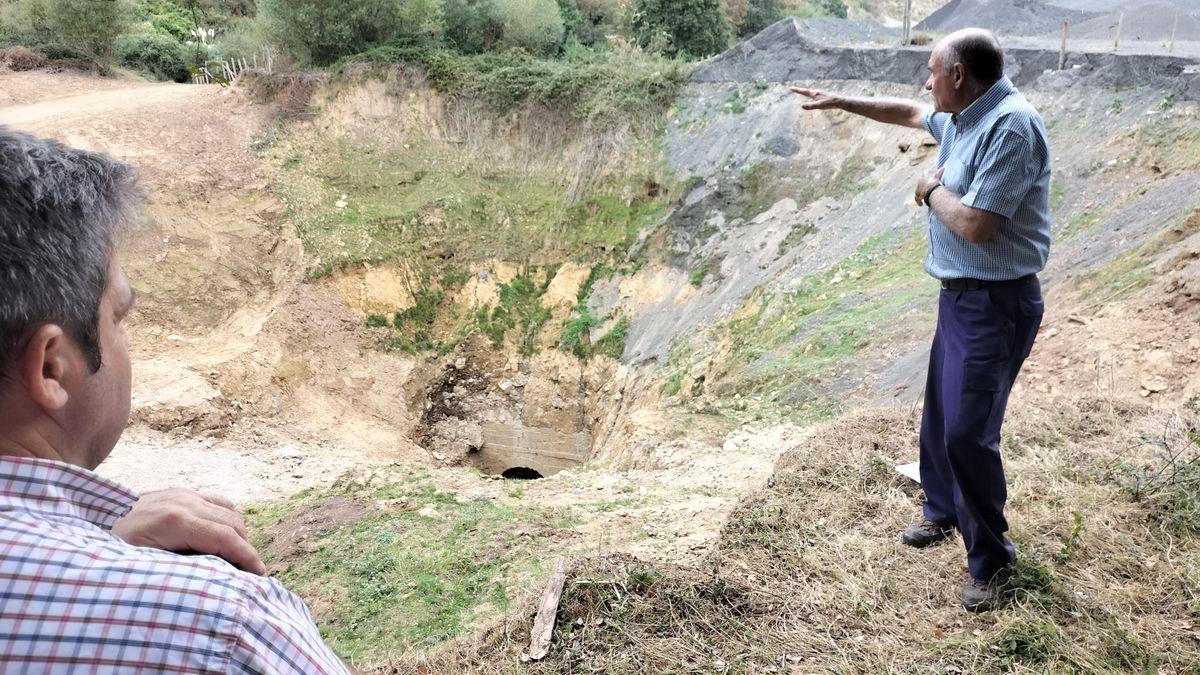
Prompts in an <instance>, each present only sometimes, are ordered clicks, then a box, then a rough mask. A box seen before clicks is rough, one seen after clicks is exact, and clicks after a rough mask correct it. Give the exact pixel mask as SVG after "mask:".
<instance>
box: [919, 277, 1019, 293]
mask: <svg viewBox="0 0 1200 675" xmlns="http://www.w3.org/2000/svg"><path fill="white" fill-rule="evenodd" d="M1035 277H1036V275H1033V274H1027V275H1025V276H1023V277H1021V278H1019V279H1005V280H1003V281H983V280H981V279H942V290H943V291H977V290H979V289H981V288H984V287H986V286H998V287H1005V286H1020V285H1021V284H1025V283H1029V280H1030V279H1034V278H1035Z"/></svg>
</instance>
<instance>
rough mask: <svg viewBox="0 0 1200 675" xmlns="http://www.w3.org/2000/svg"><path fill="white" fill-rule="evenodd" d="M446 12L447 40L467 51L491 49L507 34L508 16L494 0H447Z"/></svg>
mask: <svg viewBox="0 0 1200 675" xmlns="http://www.w3.org/2000/svg"><path fill="white" fill-rule="evenodd" d="M442 12H443V18H442V21H443V35H444V36H445V39H446V43H447V44H449V45H450V46H451V47H453V48H455V49H457V50H458V51H460V52H462V53H464V54H482V53H484V52H488V51H491V50H493V49H495V48H496V46H497V45H499V44H500V41H501V40H502V39H503V38H504V18H503V17H502V16H501V15H500V9H499V8H498V7H497V6H496V3H495V2H494V0H446V2H445V4H444V5H442Z"/></svg>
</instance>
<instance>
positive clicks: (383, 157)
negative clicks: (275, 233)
mask: <svg viewBox="0 0 1200 675" xmlns="http://www.w3.org/2000/svg"><path fill="white" fill-rule="evenodd" d="M407 146H408V147H394V148H383V147H379V146H374V145H370V144H365V143H362V142H360V141H356V140H353V139H350V138H336V139H327V140H325V141H322V142H320V143H314V144H304V145H303V146H302V147H295V148H293V147H283V148H281V149H280V152H281V154H282V156H283V157H287V158H288V160H287V161H291V158H292V157H293V156H295V155H296V154H300V155H302V156H303V159H302V160H301V162H300V166H294V164H295V163H294V162H292V164H293V166H294V168H293V169H292V170H291V171H289V172H287V173H286V174H285V175H283V176H281V181H282V182H281V183H280V185H279V187H278V189H279V192H280V193H281V196H282V198H283V200H284V201H285V202H286V203H287V204H288V205H289V206H290V207H291V213H290V216H291V219H292V222H294V223H295V225H296V228H297V231H298V233H299V235H300V237H301V239H302V241H303V242H304V245H305V249H306V250H307V251H308V253H309V254H310V255H311V256H312V261H313V262H312V265H311V267H310V269H309V271H308V273H309V276H310V277H314V278H315V277H319V276H323V275H325V274H328V273H330V272H332V271H333V270H335V269H345V268H347V267H350V266H355V265H359V264H362V263H369V264H375V263H380V262H386V261H390V260H396V259H417V260H420V259H423V258H425V257H426V255H427V254H429V253H430V252H436V251H446V252H452V255H453V258H454V259H455V260H456V261H461V262H463V263H468V264H470V263H474V262H481V261H485V260H489V259H492V258H500V259H505V260H526V259H531V258H533V257H534V256H535V255H540V254H541V253H543V251H544V250H545V247H546V246H547V245H548V244H549V245H551V246H553V247H555V248H558V249H561V250H567V251H572V252H573V253H574V255H575V257H576V259H581V260H587V259H593V260H597V259H605V258H608V257H609V256H610V255H611V253H612V252H613V251H615V250H626V249H628V247H629V245H630V244H631V243H632V242H633V238H634V236H635V235H636V233H637V232H638V230H639V229H641V228H642V227H644V226H646V225H649V224H652V223H654V222H656V221H657V219H658V218H659V217H660V215H661V213H662V212H663V210H664V209H665V208H666V206H667V204H668V198H667V197H666V191H664V190H660V191H659V193H658V194H656V196H654V197H649V196H645V182H646V179H645V176H646V173H637V171H638V169H637V168H632V169H631V170H632V171H634V172H635V173H633V174H632V175H620V176H611V177H607V178H602V179H599V180H596V181H593V183H592V187H591V188H590V189H589V190H588V191H587V192H586V193H585V194H584V195H583V196H582V197H581V198H580V199H579V201H577V202H576V203H571V202H570V200H569V195H568V190H567V184H568V182H569V180H570V176H568V175H564V173H563V172H562V171H561V170H559V165H557V164H556V163H555V162H554V160H551V159H549V158H547V159H546V160H545V161H539V162H536V163H531V164H529V165H523V164H514V163H512V162H503V161H501V159H500V158H499V157H498V158H496V160H495V161H491V160H489V158H488V155H489V148H481V147H467V146H465V145H464V144H456V143H451V142H445V141H440V140H429V139H418V138H413V139H411V140H409V141H408V143H407ZM502 151H503V149H502V148H497V149H496V150H495V152H497V153H499V152H502ZM635 152H636V153H637V154H638V155H639V157H638V158H634V159H633V160H631V161H632V162H634V163H635V165H640V166H641V167H642V168H643V171H655V172H657V171H660V169H659V168H658V166H657V159H656V155H655V154H653V153H654V151H653V150H652V149H651V148H644V149H642V150H636V151H635ZM651 175H653V174H651ZM381 186H388V188H387V189H381ZM631 193H632V194H634V195H638V194H639V193H640V194H641V195H643V196H642V197H641V198H635V199H630V198H628V197H627V195H629V194H631ZM343 196H344V199H343ZM439 264H441V263H439Z"/></svg>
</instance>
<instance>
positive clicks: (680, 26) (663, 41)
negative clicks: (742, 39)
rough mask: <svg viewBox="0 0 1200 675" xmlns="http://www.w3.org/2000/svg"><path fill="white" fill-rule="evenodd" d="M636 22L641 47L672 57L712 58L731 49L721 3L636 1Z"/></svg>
mask: <svg viewBox="0 0 1200 675" xmlns="http://www.w3.org/2000/svg"><path fill="white" fill-rule="evenodd" d="M632 23H633V33H634V36H635V37H636V38H637V40H638V43H639V44H640V45H642V46H643V47H654V48H659V49H661V50H662V51H663V52H664V53H666V54H669V55H677V54H682V55H687V56H691V57H704V56H711V55H713V54H716V53H718V52H721V51H724V49H725V48H726V47H727V46H729V38H730V30H729V21H728V20H727V19H726V18H725V11H724V10H723V8H722V7H721V0H636V2H635V4H634V9H633V22H632Z"/></svg>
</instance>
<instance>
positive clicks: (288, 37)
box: [258, 0, 432, 66]
mask: <svg viewBox="0 0 1200 675" xmlns="http://www.w3.org/2000/svg"><path fill="white" fill-rule="evenodd" d="M419 1H420V6H421V7H426V8H428V7H431V6H432V3H431V2H428V0H419ZM416 6H417V5H414V4H412V3H411V2H410V1H409V0H346V1H344V2H337V3H334V2H328V0H261V2H259V5H258V11H259V13H260V15H261V16H262V19H263V21H264V22H265V23H266V25H267V27H268V28H269V29H270V31H271V33H272V34H273V35H274V36H275V37H276V38H278V39H279V41H280V43H282V45H283V47H284V48H285V49H286V50H287V51H288V52H289V53H290V54H292V55H293V56H295V57H296V58H297V59H299V60H301V61H303V62H306V63H311V64H314V65H318V66H324V65H328V64H330V63H333V62H334V61H337V60H338V59H340V58H342V57H344V56H348V55H350V54H356V53H359V52H361V51H364V50H366V49H368V48H370V47H371V46H373V45H377V44H382V43H384V42H388V41H390V40H392V39H393V38H396V37H398V36H402V35H406V34H409V33H408V27H406V26H402V25H401V16H402V12H400V11H398V10H399V9H400V8H401V7H403V8H405V9H406V11H407V10H410V9H413V8H414V7H416ZM414 11H415V10H414ZM405 16H406V20H408V21H411V20H412V16H409V15H405Z"/></svg>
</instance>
